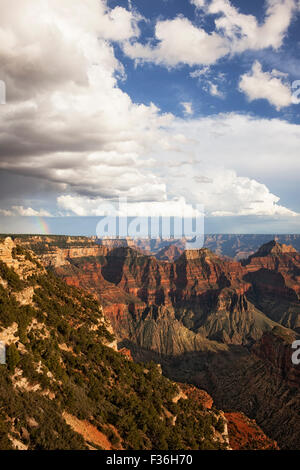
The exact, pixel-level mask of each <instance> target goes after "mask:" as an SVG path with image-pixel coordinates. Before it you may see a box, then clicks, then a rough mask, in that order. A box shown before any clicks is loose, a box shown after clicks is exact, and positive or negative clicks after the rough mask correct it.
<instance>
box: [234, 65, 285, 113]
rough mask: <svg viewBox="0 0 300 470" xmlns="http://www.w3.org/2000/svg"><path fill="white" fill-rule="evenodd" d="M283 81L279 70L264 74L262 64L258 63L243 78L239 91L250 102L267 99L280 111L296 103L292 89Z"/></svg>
mask: <svg viewBox="0 0 300 470" xmlns="http://www.w3.org/2000/svg"><path fill="white" fill-rule="evenodd" d="M283 79H284V77H283V76H282V73H280V72H278V71H277V70H272V72H264V71H263V70H262V66H261V64H260V62H258V61H256V62H254V64H253V66H252V69H251V71H250V72H248V73H246V74H244V75H242V76H241V80H240V83H239V89H240V91H242V92H243V93H245V95H246V96H247V98H248V99H249V101H253V100H258V99H266V100H267V101H269V103H270V104H271V105H273V106H275V108H276V109H277V111H279V110H280V109H281V108H284V107H287V106H290V105H291V104H292V103H294V99H293V94H292V90H291V87H290V86H289V84H287V83H286V82H284V81H283Z"/></svg>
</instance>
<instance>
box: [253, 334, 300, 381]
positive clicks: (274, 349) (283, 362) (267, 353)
mask: <svg viewBox="0 0 300 470" xmlns="http://www.w3.org/2000/svg"><path fill="white" fill-rule="evenodd" d="M295 339H296V335H295V334H292V333H287V332H286V330H284V329H283V328H280V327H275V328H274V329H273V330H272V332H270V333H265V334H264V335H263V336H262V338H261V339H260V341H259V342H258V343H256V344H255V345H254V346H253V348H252V352H254V354H256V355H257V356H258V357H259V358H261V359H263V360H267V361H268V362H269V363H270V364H271V366H272V367H273V369H274V373H276V374H278V376H279V377H280V378H282V379H283V380H285V381H286V382H287V383H288V385H289V386H290V387H296V388H298V389H300V367H299V366H297V365H295V364H293V362H292V353H293V349H292V343H293V341H295Z"/></svg>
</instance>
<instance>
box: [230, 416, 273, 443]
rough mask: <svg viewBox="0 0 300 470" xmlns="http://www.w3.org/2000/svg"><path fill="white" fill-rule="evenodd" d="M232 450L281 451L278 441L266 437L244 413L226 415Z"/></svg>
mask: <svg viewBox="0 0 300 470" xmlns="http://www.w3.org/2000/svg"><path fill="white" fill-rule="evenodd" d="M225 417H226V420H227V423H228V434H229V444H230V447H231V449H232V450H279V447H278V445H277V442H276V441H273V440H272V439H270V438H269V437H267V436H266V435H265V433H264V432H263V431H262V430H261V428H260V427H259V426H258V425H257V423H256V422H255V420H253V419H250V418H248V417H247V416H246V415H244V413H239V412H230V413H225Z"/></svg>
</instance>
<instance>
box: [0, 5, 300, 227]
mask: <svg viewBox="0 0 300 470" xmlns="http://www.w3.org/2000/svg"><path fill="white" fill-rule="evenodd" d="M0 2H1V17H0V103H1V104H0V232H1V233H12V232H16V233H62V234H63V233H65V234H74V235H75V234H76V235H77V234H84V235H95V234H96V226H97V223H98V221H99V220H100V219H101V216H103V215H104V214H106V213H107V210H108V209H107V208H108V207H112V205H113V207H115V208H116V213H117V214H118V215H119V216H120V217H122V216H123V215H124V212H122V209H121V207H120V206H119V200H120V198H121V200H122V201H123V202H124V201H127V213H128V214H129V215H130V216H132V217H133V216H140V217H141V216H143V217H145V216H149V217H150V216H162V217H167V216H181V215H183V216H184V217H192V216H195V215H199V214H202V213H203V211H204V214H205V231H206V232H207V233H212V232H213V233H300V197H299V183H300V178H299V174H300V171H299V170H300V155H299V150H300V54H299V50H300V1H299V0H252V1H251V2H249V1H246V0H151V1H149V0H131V1H127V0H122V1H121V0H107V1H106V0H22V6H21V7H20V2H19V0H10V2H5V1H4V0H0ZM122 207H123V206H122Z"/></svg>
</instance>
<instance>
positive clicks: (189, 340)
mask: <svg viewBox="0 0 300 470" xmlns="http://www.w3.org/2000/svg"><path fill="white" fill-rule="evenodd" d="M257 238H258V240H257ZM266 238H267V239H268V238H270V236H269V237H268V236H265V239H266ZM12 239H13V240H12ZM12 239H7V238H6V239H4V238H3V245H2V246H3V247H5V246H6V245H7V244H8V245H9V243H12V244H13V245H14V246H20V247H21V248H20V249H23V250H30V252H31V253H34V256H36V257H37V259H38V260H39V261H38V262H39V263H40V265H41V266H43V267H44V269H46V270H47V271H48V272H49V273H52V275H54V276H55V277H57V278H60V279H62V280H63V281H64V283H65V284H67V285H68V286H70V287H71V288H75V289H79V291H82V292H84V293H87V294H89V295H91V296H92V297H93V299H95V301H97V302H98V303H99V305H101V309H102V312H103V316H104V318H105V320H106V321H108V322H109V325H110V328H111V332H112V333H113V334H114V335H115V340H114V344H115V348H116V349H117V350H118V351H120V353H121V354H123V355H125V356H127V357H129V359H130V360H134V361H135V362H137V363H140V362H141V361H143V362H149V361H152V362H154V363H157V364H159V365H160V367H161V368H162V372H163V374H164V375H165V376H166V377H168V378H169V379H170V380H172V382H174V383H178V384H189V387H192V388H191V389H189V390H195V391H196V392H197V391H202V390H204V391H205V392H201V393H206V394H207V393H208V394H209V396H210V397H212V401H213V402H214V406H216V407H218V408H219V409H221V410H223V411H224V413H225V415H224V419H225V420H227V426H228V428H229V429H231V430H232V429H235V437H236V436H237V435H238V433H239V431H238V429H239V428H240V429H241V428H242V429H243V428H245V429H246V430H247V432H249V433H250V435H251V431H250V430H251V426H252V427H253V424H251V423H252V422H253V423H254V424H255V426H254V427H257V429H259V432H258V435H259V436H261V434H262V435H264V436H268V438H266V437H264V438H263V440H262V442H263V445H262V446H261V448H264V445H265V446H266V447H265V448H275V447H276V446H277V447H278V448H280V449H297V448H298V447H299V439H300V427H299V426H300V423H299V406H300V401H299V399H300V397H299V385H300V367H299V365H296V364H293V363H292V353H293V349H292V343H293V342H294V341H295V340H297V339H299V338H300V315H299V313H300V304H299V295H300V254H299V253H298V251H297V250H296V248H294V246H293V245H291V244H286V243H289V242H290V241H291V240H292V241H298V242H299V238H298V237H296V236H294V237H293V236H286V237H284V240H282V239H281V241H285V242H286V243H280V242H279V241H278V237H276V238H275V239H271V240H270V239H269V241H267V242H266V243H264V244H263V245H262V246H260V247H257V242H259V241H260V239H261V237H260V236H252V243H251V244H249V239H251V236H247V239H246V242H247V244H248V252H249V247H250V249H251V250H250V251H251V253H252V254H249V255H248V256H246V257H244V258H242V257H241V253H244V252H245V245H244V243H243V240H242V239H243V236H239V237H238V236H221V235H219V236H209V237H207V239H206V243H205V244H210V247H211V249H209V248H206V247H204V248H202V249H199V250H186V251H185V250H184V242H183V241H176V242H175V241H170V242H169V244H166V243H164V245H165V246H163V247H161V246H159V245H160V244H161V242H159V241H156V242H155V243H153V241H152V243H150V241H148V242H146V241H145V240H144V241H139V242H138V243H137V242H136V241H135V242H133V241H131V240H125V241H124V240H113V241H109V240H102V241H101V240H100V241H98V240H95V239H89V238H84V237H81V238H80V237H77V238H76V237H51V236H48V237H40V236H22V237H20V236H15V237H12ZM265 239H264V240H263V241H265ZM9 240H11V241H9ZM230 240H231V243H229V241H230ZM212 241H214V243H215V245H214V246H212ZM294 245H296V246H297V243H294ZM0 247H1V245H0ZM220 247H222V254H220ZM225 247H227V250H228V251H227V252H226V251H225ZM237 247H240V251H238V250H237ZM212 249H214V250H215V251H212ZM151 251H152V253H151ZM162 252H163V254H164V256H162ZM4 253H5V249H4V250H3V251H2V255H1V253H0V257H1V259H2V261H3V262H5V261H7V260H5V255H4ZM9 253H10V251H9V249H8V258H9V257H10V256H11V254H9ZM166 253H168V259H167V260H166V259H162V258H165V254H166ZM233 253H234V254H235V259H233V258H230V257H229V254H231V255H232V254H233ZM247 254H248V253H247ZM171 255H172V256H171ZM181 387H183V385H181ZM189 393H191V392H190V391H189ZM194 394H195V392H194ZM192 396H195V395H192ZM196 396H197V395H196ZM226 417H227V418H226ZM251 420H252V421H251ZM241 423H243V424H241ZM246 423H248V425H247V424H246ZM263 433H265V434H263ZM246 434H247V433H246ZM254 434H255V433H254ZM232 439H233V440H234V438H232ZM260 439H261V437H258V438H257V439H256V440H255V437H253V436H252V437H251V438H249V436H248V438H245V432H244V434H243V436H242V437H241V438H240V440H241V442H243V441H245V442H244V444H243V446H244V447H243V448H247V446H249V448H259V442H260ZM266 439H271V441H269V442H271V444H270V443H269V444H268V445H269V447H268V445H267V444H266V442H267V441H266ZM250 441H251V443H250ZM272 442H273V444H272ZM234 446H235V448H239V447H238V445H237V443H236V441H235V444H234V445H233V447H234ZM251 446H252V447H251ZM270 446H271V447H270ZM233 447H232V448H233Z"/></svg>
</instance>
